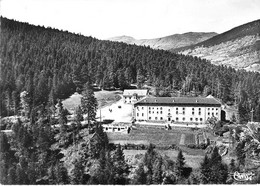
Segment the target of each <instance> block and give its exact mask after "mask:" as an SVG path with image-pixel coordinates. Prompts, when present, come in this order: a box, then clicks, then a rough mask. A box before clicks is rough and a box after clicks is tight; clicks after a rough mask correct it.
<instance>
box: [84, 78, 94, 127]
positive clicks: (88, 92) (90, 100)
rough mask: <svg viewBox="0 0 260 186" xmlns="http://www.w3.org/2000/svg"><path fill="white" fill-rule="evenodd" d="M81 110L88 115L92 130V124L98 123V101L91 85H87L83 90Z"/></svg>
mask: <svg viewBox="0 0 260 186" xmlns="http://www.w3.org/2000/svg"><path fill="white" fill-rule="evenodd" d="M81 108H82V112H83V113H84V114H87V121H88V128H89V130H90V124H91V122H94V121H96V111H97V100H96V98H95V95H94V91H93V89H92V87H91V85H90V84H89V83H86V84H85V86H84V88H83V92H82V98H81Z"/></svg>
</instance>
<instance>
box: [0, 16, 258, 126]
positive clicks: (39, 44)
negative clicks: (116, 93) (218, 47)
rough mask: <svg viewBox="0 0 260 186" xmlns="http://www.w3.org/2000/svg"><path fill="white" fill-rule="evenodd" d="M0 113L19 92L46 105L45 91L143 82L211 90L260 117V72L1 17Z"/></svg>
mask: <svg viewBox="0 0 260 186" xmlns="http://www.w3.org/2000/svg"><path fill="white" fill-rule="evenodd" d="M0 49H1V79H0V80H1V82H0V89H1V97H2V99H1V116H7V115H12V114H13V113H16V112H17V111H18V106H19V101H20V100H19V93H21V92H22V91H24V90H26V91H27V92H28V93H29V97H30V100H33V101H30V107H31V108H32V107H36V106H39V105H44V106H46V105H47V103H48V100H49V98H50V97H52V99H53V100H54V101H55V102H56V100H57V99H64V98H67V97H69V96H70V95H71V94H72V93H74V92H75V91H76V90H81V89H82V87H83V85H84V84H85V83H86V82H91V83H96V84H98V85H100V86H101V87H103V88H106V87H108V88H109V87H120V88H125V87H128V86H129V85H130V83H140V84H142V83H144V82H146V83H147V84H150V85H153V86H156V87H158V88H162V89H163V90H166V91H165V92H166V95H167V91H168V92H169V91H176V90H177V91H180V92H181V94H182V95H187V94H188V93H190V92H191V91H194V90H195V91H196V92H198V93H199V94H201V95H208V94H212V95H213V96H215V97H217V98H220V99H221V100H222V101H223V102H224V103H227V102H229V103H236V104H238V106H239V108H240V110H243V113H241V121H247V120H249V112H250V111H251V110H252V109H253V110H255V115H254V120H256V121H259V120H260V114H259V113H260V93H259V92H260V74H259V73H254V72H246V71H243V70H242V71H236V70H235V69H233V68H229V67H225V66H214V65H212V64H210V63H209V62H208V61H206V60H202V59H200V58H197V57H191V56H184V55H179V54H175V53H170V52H168V51H164V50H154V49H151V48H149V47H142V46H135V45H127V44H124V43H118V42H110V41H102V40H98V39H95V38H92V37H85V36H82V35H78V34H73V33H69V32H67V31H59V30H56V29H52V28H44V27H40V26H32V25H29V24H26V23H19V22H16V21H13V20H8V19H6V18H1V45H0Z"/></svg>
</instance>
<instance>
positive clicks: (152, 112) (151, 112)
mask: <svg viewBox="0 0 260 186" xmlns="http://www.w3.org/2000/svg"><path fill="white" fill-rule="evenodd" d="M154 113H156V114H159V113H160V114H162V113H163V112H162V111H160V112H159V111H157V112H154V111H149V114H154ZM169 114H170V113H168V115H169ZM176 114H179V112H178V111H176ZM182 114H185V111H183V112H182ZM194 114H195V112H192V115H194ZM198 114H199V115H201V112H198ZM208 115H210V112H208ZM212 115H213V116H214V113H212ZM216 115H218V113H217V112H216Z"/></svg>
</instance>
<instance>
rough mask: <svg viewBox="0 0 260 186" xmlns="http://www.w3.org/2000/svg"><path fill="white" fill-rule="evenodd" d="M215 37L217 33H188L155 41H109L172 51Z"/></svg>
mask: <svg viewBox="0 0 260 186" xmlns="http://www.w3.org/2000/svg"><path fill="white" fill-rule="evenodd" d="M215 35H217V33H215V32H186V33H183V34H173V35H169V36H165V37H159V38H153V39H135V38H133V37H131V36H126V35H122V36H116V37H112V38H109V39H108V40H110V41H117V42H124V43H127V44H136V45H142V46H150V47H151V48H154V49H163V50H170V49H173V48H178V47H183V46H188V45H191V44H195V43H198V42H201V41H204V40H206V39H208V38H211V37H213V36H215Z"/></svg>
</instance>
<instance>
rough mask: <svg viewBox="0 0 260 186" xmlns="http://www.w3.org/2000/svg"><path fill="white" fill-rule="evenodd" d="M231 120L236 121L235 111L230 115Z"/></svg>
mask: <svg viewBox="0 0 260 186" xmlns="http://www.w3.org/2000/svg"><path fill="white" fill-rule="evenodd" d="M231 122H232V123H236V122H237V119H236V115H235V113H233V114H232V116H231Z"/></svg>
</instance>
